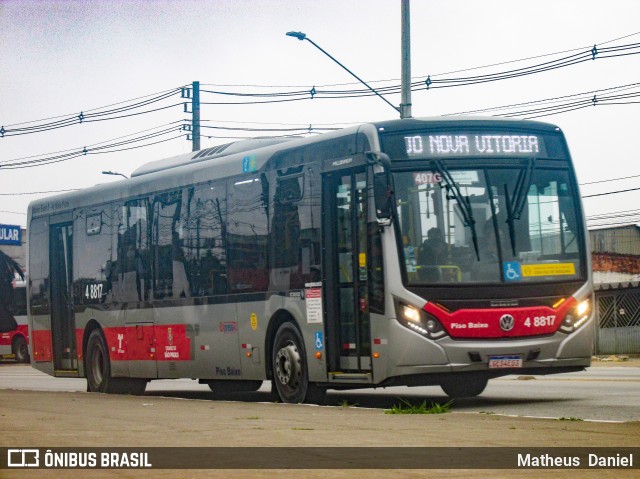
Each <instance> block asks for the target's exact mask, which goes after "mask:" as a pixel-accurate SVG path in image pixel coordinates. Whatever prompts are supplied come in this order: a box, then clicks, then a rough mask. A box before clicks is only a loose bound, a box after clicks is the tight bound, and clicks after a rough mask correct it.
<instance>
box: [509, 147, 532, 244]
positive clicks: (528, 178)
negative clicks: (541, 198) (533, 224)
mask: <svg viewBox="0 0 640 479" xmlns="http://www.w3.org/2000/svg"><path fill="white" fill-rule="evenodd" d="M535 167H536V159H535V158H529V159H528V161H527V168H526V169H523V170H520V173H519V174H518V180H517V182H516V187H515V188H514V190H513V198H509V188H508V187H507V184H506V183H505V184H504V197H505V201H506V203H507V224H508V225H509V238H510V239H511V251H512V252H513V256H515V255H516V231H515V226H514V221H516V220H519V219H520V217H521V216H522V211H523V210H524V207H525V205H526V203H527V194H528V192H529V187H530V186H531V182H532V180H533V171H534V169H535Z"/></svg>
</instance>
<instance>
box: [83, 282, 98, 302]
mask: <svg viewBox="0 0 640 479" xmlns="http://www.w3.org/2000/svg"><path fill="white" fill-rule="evenodd" d="M84 297H85V298H86V299H100V298H101V297H102V285H101V284H88V285H87V288H86V289H85V291H84Z"/></svg>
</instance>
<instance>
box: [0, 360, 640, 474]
mask: <svg viewBox="0 0 640 479" xmlns="http://www.w3.org/2000/svg"><path fill="white" fill-rule="evenodd" d="M85 390H86V383H85V381H84V380H83V379H61V378H52V377H49V376H47V375H45V374H42V373H40V372H38V371H36V370H34V369H32V368H31V367H30V366H27V365H19V364H11V363H8V362H4V363H0V429H1V430H2V431H3V434H2V435H0V446H2V447H6V448H16V447H25V448H42V449H43V450H44V449H46V448H62V447H67V448H72V449H73V448H79V447H88V448H91V447H98V448H102V449H104V448H114V447H128V448H134V449H135V448H146V447H163V448H166V447H169V448H172V449H171V450H172V451H173V452H174V454H188V453H189V451H190V449H188V448H193V447H202V446H207V447H208V448H209V449H207V453H210V454H216V453H220V451H222V450H224V451H223V452H222V453H223V454H227V455H229V460H230V461H235V462H237V463H239V464H241V465H242V464H244V463H245V462H243V461H245V459H244V458H243V457H242V456H241V455H238V456H234V455H233V452H234V451H236V450H242V448H243V447H247V446H252V447H259V448H265V447H266V448H267V449H263V451H267V452H266V454H269V452H270V451H271V452H273V454H274V455H277V454H280V456H279V457H282V454H286V452H287V450H286V449H285V450H284V452H283V449H282V448H290V447H294V446H295V447H299V448H303V449H304V448H311V449H309V450H311V451H312V453H314V451H313V448H322V447H332V448H334V449H333V451H334V455H335V454H336V452H335V451H338V452H339V453H340V454H343V455H344V452H342V451H343V448H344V449H346V450H350V448H351V449H353V448H354V447H355V449H356V450H362V449H359V448H362V447H363V446H370V447H373V448H376V449H375V451H377V452H376V454H389V453H392V451H389V450H388V448H389V446H394V447H432V448H433V447H434V446H437V447H438V448H441V447H449V448H453V449H455V450H456V451H458V450H459V449H460V448H461V447H476V448H477V447H482V448H487V451H488V453H491V454H494V455H495V454H497V455H499V456H501V457H503V458H504V457H507V455H509V454H511V455H512V456H513V454H514V453H513V452H509V449H510V448H519V450H524V451H525V452H528V451H530V450H531V449H532V448H542V449H544V451H545V454H546V453H551V454H553V453H555V451H557V448H558V447H562V446H564V447H576V446H577V447H581V448H583V450H584V451H585V453H591V452H593V451H596V450H597V448H602V447H607V448H609V450H610V451H613V452H612V453H611V454H619V451H620V450H621V448H635V449H634V450H635V451H638V450H639V449H638V448H640V421H638V417H639V407H640V405H639V401H640V400H639V399H638V397H639V396H640V395H639V394H638V392H640V368H638V367H633V366H632V367H628V366H627V367H616V366H613V367H607V368H593V369H591V370H589V371H587V372H586V373H582V374H571V375H565V376H556V377H536V378H535V379H518V378H517V377H514V376H511V377H507V378H503V379H499V380H495V381H492V382H490V385H489V387H488V388H487V390H486V391H485V392H484V393H483V394H482V395H481V396H480V397H478V398H475V399H468V400H464V401H462V400H460V401H457V402H456V403H455V404H454V405H453V409H452V412H451V413H450V414H436V415H434V414H430V415H419V416H417V415H393V414H385V411H383V408H388V407H390V405H393V404H398V402H399V398H403V399H405V400H407V401H412V402H421V401H425V400H426V401H428V402H439V403H442V402H444V401H446V397H445V396H444V394H443V393H442V392H441V391H440V389H439V388H437V387H425V388H393V389H387V390H377V391H368V390H364V391H363V390H361V391H330V392H329V394H328V401H327V402H328V404H329V405H334V406H339V407H317V406H309V405H293V404H275V403H274V402H273V401H272V398H271V394H270V391H269V386H268V385H267V384H265V386H264V387H263V389H262V390H260V391H258V392H257V393H251V394H243V395H239V396H237V399H241V400H242V401H213V400H211V393H210V392H209V390H208V387H207V386H203V385H199V384H197V382H195V381H191V380H183V379H181V380H168V381H165V380H163V381H153V382H151V383H150V384H149V387H148V390H147V392H146V393H145V395H144V396H143V397H136V396H118V395H104V394H88V393H86V392H85ZM356 404H357V405H359V406H360V407H347V406H354V405H356ZM479 413H481V414H479ZM503 414H516V415H518V416H541V417H551V418H564V419H566V420H557V419H539V418H538V419H536V418H531V417H513V416H505V415H503ZM577 419H585V420H582V421H579V420H577ZM586 419H598V421H596V422H591V421H587V420H586ZM606 421H626V422H606ZM175 448H179V449H178V450H177V451H176V450H175ZM218 448H222V449H220V450H219V449H218ZM235 448H240V449H235ZM271 448H273V449H271ZM379 448H382V449H379ZM436 449H437V448H436ZM368 451H370V453H371V450H368ZM436 453H437V452H436ZM305 454H306V453H305ZM347 454H348V453H347ZM481 454H483V455H484V453H481ZM316 455H317V454H316ZM636 456H638V457H640V453H637V454H636ZM224 457H226V456H224ZM443 457H444V459H445V460H453V456H451V457H449V456H447V455H446V454H445V455H444V456H443ZM332 458H333V459H334V460H335V459H336V458H335V457H332ZM290 459H291V458H288V457H284V458H283V459H281V460H282V468H281V469H279V468H278V469H258V468H246V469H245V467H246V466H244V467H242V466H241V467H242V469H235V470H230V469H215V468H213V469H211V468H209V469H202V470H189V469H171V468H166V469H154V470H147V471H143V470H126V471H125V470H108V469H107V470H82V471H70V470H43V469H38V470H34V469H30V470H16V469H13V470H9V469H0V477H2V478H3V479H4V478H16V479H24V478H29V479H32V478H37V479H40V478H42V479H53V478H56V479H57V478H58V477H82V478H84V477H90V478H92V479H103V478H108V479H111V478H113V479H121V478H123V477H127V478H135V479H138V478H139V479H145V478H148V477H150V476H151V475H152V476H153V477H154V478H156V479H164V478H170V479H175V478H177V477H180V478H194V479H195V478H198V479H201V478H205V477H207V478H208V477H214V478H227V477H243V478H251V479H253V478H258V479H262V478H265V479H282V478H283V477H296V478H305V479H306V478H317V479H333V478H336V479H338V478H339V479H343V478H344V479H347V478H348V479H353V478H365V477H366V478H367V479H383V478H384V479H387V478H389V477H392V478H405V477H406V478H425V477H434V476H438V477H453V478H463V477H464V478H474V479H475V478H477V477H492V478H496V479H497V478H521V477H525V478H537V477H544V478H545V479H552V478H562V479H564V478H566V477H572V478H573V477H575V478H580V479H587V478H593V479H596V478H597V479H608V478H612V479H621V478H627V477H628V478H632V477H633V478H635V477H637V472H638V469H629V468H626V469H611V468H607V469H591V470H589V469H575V470H571V469H566V468H540V469H520V468H515V467H511V468H506V469H481V470H474V469H471V468H468V469H455V468H453V469H430V468H429V467H428V466H427V467H426V468H420V469H417V468H415V467H413V468H408V469H400V470H398V469H395V470H394V469H386V468H384V467H371V464H372V462H371V461H372V460H373V459H371V458H369V457H367V458H364V459H362V461H363V462H362V463H359V462H355V463H354V462H353V461H351V458H350V459H349V460H348V461H346V462H351V463H352V466H351V467H353V464H365V465H364V466H362V467H361V468H360V467H357V468H356V469H353V468H351V469H339V468H335V469H333V468H326V469H324V470H323V469H320V470H318V469H315V470H313V469H310V468H298V469H295V470H292V469H288V468H290V467H291V465H290ZM318 459H320V457H319V456H318V457H316V460H318ZM400 459H403V458H402V457H400ZM225 460H226V459H225ZM377 460H378V461H380V460H382V461H384V460H385V459H384V457H382V456H381V457H377ZM391 460H393V459H391ZM346 462H345V463H346ZM489 463H490V464H492V465H495V463H494V462H489ZM340 464H342V462H341V463H340ZM465 464H466V462H465ZM338 467H339V466H338ZM458 467H460V466H458ZM496 467H497V466H496ZM71 474H73V476H71Z"/></svg>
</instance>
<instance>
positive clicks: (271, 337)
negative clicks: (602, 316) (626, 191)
mask: <svg viewBox="0 0 640 479" xmlns="http://www.w3.org/2000/svg"><path fill="white" fill-rule="evenodd" d="M28 226H29V254H28V256H29V259H28V263H29V265H28V270H29V286H28V295H29V321H30V327H31V350H32V364H33V365H34V367H36V368H37V369H39V370H42V371H45V372H47V373H49V374H51V375H53V376H61V377H86V378H87V383H88V389H89V390H90V391H99V392H108V393H132V394H141V393H142V392H143V391H144V389H145V386H146V383H147V382H148V381H150V380H153V379H166V378H197V379H199V380H200V382H202V383H206V384H208V385H209V386H210V387H211V389H212V390H213V391H214V392H227V391H241V390H255V389H257V388H259V387H260V385H261V384H262V383H263V381H271V382H272V385H273V388H275V391H276V392H277V394H278V396H279V398H280V399H281V400H282V401H284V402H303V401H306V402H315V401H319V400H321V399H322V394H323V393H324V391H325V390H326V389H352V388H366V387H385V386H394V385H411V386H419V385H440V386H441V387H442V388H443V390H444V391H445V393H447V394H448V395H450V396H452V397H462V396H475V395H478V394H480V393H482V391H483V390H484V388H485V387H486V385H487V382H488V380H489V379H491V378H496V377H499V376H503V375H507V374H514V373H517V374H553V373H562V372H570V371H579V370H582V369H584V368H585V367H587V366H589V365H590V361H591V352H592V347H593V340H594V321H595V320H594V318H593V315H592V304H593V303H592V295H593V288H592V282H591V273H590V264H589V255H588V248H587V230H586V226H585V222H584V214H583V211H582V205H581V201H580V194H579V191H578V185H577V182H576V176H575V172H574V168H573V165H572V161H571V157H570V154H569V151H568V148H567V145H566V142H565V139H564V136H563V134H562V132H561V130H560V129H559V128H558V127H556V126H554V125H550V124H546V123H540V122H533V121H519V120H507V119H496V118H449V119H443V118H425V119H404V120H392V121H385V122H378V123H368V124H362V125H359V126H355V127H351V128H347V129H344V130H340V131H336V132H332V133H328V134H324V135H319V136H313V137H309V138H302V139H300V138H298V139H291V138H279V139H273V138H272V139H255V140H247V141H240V142H237V143H232V144H229V145H220V146H216V147H213V148H209V149H205V150H201V151H198V152H193V153H188V154H184V155H180V156H178V157H175V158H170V159H166V160H161V161H156V162H152V163H149V164H147V165H144V166H142V167H141V168H139V169H138V170H136V171H135V172H134V173H133V175H132V177H131V178H130V179H126V180H121V181H117V182H114V183H110V184H104V185H98V186H95V187H92V188H88V189H86V190H81V191H75V192H71V193H65V194H63V195H58V196H55V197H51V198H46V199H42V200H38V201H34V202H33V203H31V205H30V206H29V217H28Z"/></svg>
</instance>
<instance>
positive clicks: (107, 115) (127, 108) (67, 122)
mask: <svg viewBox="0 0 640 479" xmlns="http://www.w3.org/2000/svg"><path fill="white" fill-rule="evenodd" d="M179 92H180V89H177V88H176V89H172V90H169V91H168V92H164V93H162V94H160V95H156V96H153V97H151V98H147V97H144V98H145V99H144V100H143V101H139V102H136V103H131V104H127V105H124V106H119V107H117V108H111V109H106V110H103V111H97V112H96V111H95V110H91V111H87V112H86V113H85V112H84V111H81V112H80V113H79V114H76V113H74V114H72V115H68V116H67V115H64V116H57V117H52V118H51V119H53V120H55V121H47V120H36V121H30V122H24V123H19V124H15V125H8V127H5V126H2V127H0V137H2V138H4V137H9V136H19V135H26V134H31V133H41V132H44V131H50V130H56V129H59V128H65V127H67V126H72V125H77V124H82V123H93V122H96V121H105V120H115V119H120V118H127V117H130V116H137V115H144V114H148V113H153V112H156V111H160V110H165V109H168V108H174V107H176V106H181V105H182V104H183V102H180V103H173V104H171V105H167V106H162V107H158V108H153V109H147V110H145V111H141V112H140V111H138V112H135V113H127V112H131V111H133V110H138V109H140V108H144V107H147V106H150V105H153V104H155V103H158V102H162V101H165V100H167V99H168V98H170V97H172V96H174V95H176V94H177V93H179ZM122 103H127V102H121V103H117V104H116V105H121V104H122ZM111 106H113V105H111ZM103 108H108V107H103ZM125 113H127V114H125ZM42 121H44V122H42ZM39 122H40V123H39ZM34 123H35V124H34ZM33 124H34V125H33ZM21 125H32V126H21Z"/></svg>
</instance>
